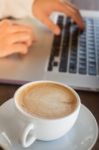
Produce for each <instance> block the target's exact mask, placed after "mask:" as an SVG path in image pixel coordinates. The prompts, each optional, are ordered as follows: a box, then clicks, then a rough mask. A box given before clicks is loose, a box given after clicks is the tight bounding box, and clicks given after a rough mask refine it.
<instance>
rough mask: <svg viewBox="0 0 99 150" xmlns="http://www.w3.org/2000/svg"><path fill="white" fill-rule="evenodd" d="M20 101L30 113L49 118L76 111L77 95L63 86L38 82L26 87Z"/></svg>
mask: <svg viewBox="0 0 99 150" xmlns="http://www.w3.org/2000/svg"><path fill="white" fill-rule="evenodd" d="M18 103H19V104H20V106H21V107H22V108H23V109H24V110H25V111H26V112H28V113H30V114H31V115H33V116H39V117H43V118H47V119H55V118H61V117H64V116H66V115H69V114H70V113H71V112H73V111H74V109H75V107H76V105H77V102H76V97H75V95H74V94H73V93H72V92H71V91H70V90H69V89H68V88H65V87H63V86H60V85H57V84H52V83H38V84H34V85H32V86H30V87H27V88H26V89H24V90H23V91H22V92H21V94H20V96H19V98H18Z"/></svg>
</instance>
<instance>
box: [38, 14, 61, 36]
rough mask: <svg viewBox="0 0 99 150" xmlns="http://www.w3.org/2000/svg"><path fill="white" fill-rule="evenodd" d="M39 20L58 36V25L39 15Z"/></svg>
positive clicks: (43, 15) (45, 16)
mask: <svg viewBox="0 0 99 150" xmlns="http://www.w3.org/2000/svg"><path fill="white" fill-rule="evenodd" d="M39 20H40V21H41V22H43V23H44V24H45V25H46V26H47V27H48V28H49V29H50V30H51V31H52V32H53V33H54V34H57V35H58V34H60V28H59V27H58V25H56V24H54V23H53V22H52V21H51V20H50V19H49V17H48V16H47V15H45V14H42V15H40V17H39Z"/></svg>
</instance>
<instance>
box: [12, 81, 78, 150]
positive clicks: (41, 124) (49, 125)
mask: <svg viewBox="0 0 99 150" xmlns="http://www.w3.org/2000/svg"><path fill="white" fill-rule="evenodd" d="M39 84H40V85H41V86H42V85H43V84H46V85H49V84H50V85H51V84H52V85H57V87H59V90H60V87H63V88H64V89H66V90H68V91H69V92H71V93H72V95H73V96H74V97H75V99H76V101H75V102H76V106H75V109H74V110H73V111H72V112H71V113H70V114H68V115H63V116H62V117H53V118H47V117H42V116H39V115H35V114H34V115H33V114H31V113H29V112H28V111H26V110H25V109H23V108H22V107H21V105H20V103H19V99H20V95H22V92H23V91H24V90H27V89H28V88H30V87H31V86H34V85H39ZM33 88H35V87H33ZM37 92H38V93H39V91H37ZM56 92H57V91H56ZM24 93H25V92H24ZM53 94H54V91H53ZM45 96H46V94H45ZM52 96H53V95H52ZM54 96H55V95H54ZM52 101H54V99H53V100H52ZM14 104H15V113H16V115H17V117H16V120H17V118H18V120H21V121H23V122H24V124H25V126H24V128H23V129H22V130H21V133H20V134H19V135H20V136H19V140H20V141H21V144H22V146H23V147H29V146H30V145H31V144H33V143H34V141H35V140H37V139H39V140H44V141H49V140H54V139H57V138H60V137H62V136H63V135H64V134H66V133H67V132H68V131H69V130H70V129H71V128H72V127H73V125H74V124H75V122H76V120H77V117H78V114H79V110H80V106H81V101H80V97H79V95H78V94H77V93H76V92H75V91H74V90H73V89H72V88H71V87H69V86H67V85H64V84H61V83H58V82H53V81H36V82H30V83H27V84H25V85H23V86H22V87H20V88H19V89H18V90H17V91H16V92H15V95H14ZM57 112H58V111H57ZM18 128H20V126H18ZM17 132H18V131H17Z"/></svg>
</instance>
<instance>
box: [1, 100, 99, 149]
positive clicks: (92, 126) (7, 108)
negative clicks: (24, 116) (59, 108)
mask: <svg viewBox="0 0 99 150" xmlns="http://www.w3.org/2000/svg"><path fill="white" fill-rule="evenodd" d="M13 105H14V102H13V99H10V100H9V101H7V102H5V103H4V104H3V105H2V106H1V107H0V131H1V126H3V127H4V128H6V127H9V128H10V129H11V124H13V122H14V121H15V120H16V116H15V114H14V107H13ZM11 120H12V122H11ZM2 122H5V123H4V124H2ZM1 124H2V125H1ZM10 134H11V135H12V134H13V133H10ZM16 136H17V135H12V137H16ZM97 138H98V125H97V122H96V119H95V118H94V116H93V115H92V113H91V112H90V111H89V110H88V109H87V108H86V107H85V106H84V105H82V106H81V110H80V113H79V117H78V119H77V122H76V123H75V125H74V127H73V128H72V129H71V131H70V132H68V133H67V134H66V135H65V136H63V137H62V138H60V139H58V140H54V141H50V142H43V141H36V142H35V143H34V144H33V145H32V146H31V147H29V148H25V149H26V150H91V149H92V147H93V146H94V144H95V142H96V140H97ZM1 139H2V137H1ZM0 142H1V143H0V144H1V145H2V146H3V145H4V146H5V147H7V145H9V144H7V143H6V141H5V140H4V139H2V140H0ZM12 143H13V144H12V145H11V147H7V150H24V148H22V147H21V145H20V144H18V142H17V141H16V140H15V141H13V142H12ZM9 146H10V145H9Z"/></svg>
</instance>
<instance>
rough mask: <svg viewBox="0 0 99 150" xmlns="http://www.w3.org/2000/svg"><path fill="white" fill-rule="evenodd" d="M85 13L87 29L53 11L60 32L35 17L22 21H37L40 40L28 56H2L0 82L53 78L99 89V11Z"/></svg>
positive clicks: (36, 31) (34, 23)
mask: <svg viewBox="0 0 99 150" xmlns="http://www.w3.org/2000/svg"><path fill="white" fill-rule="evenodd" d="M81 13H82V16H83V18H84V22H85V25H86V28H85V30H84V31H83V32H81V31H80V30H79V28H78V26H77V25H76V24H75V23H74V22H73V20H72V19H70V18H69V17H65V16H63V14H59V13H55V14H53V15H52V19H53V21H54V22H55V23H57V24H58V25H59V26H60V28H61V29H62V32H61V34H60V35H59V36H55V35H53V34H52V33H51V32H50V31H49V30H48V28H47V27H45V26H44V25H42V24H41V23H40V22H38V21H37V20H35V19H32V20H31V19H24V20H21V21H19V22H23V23H26V24H31V25H33V27H34V31H35V33H36V35H37V38H38V42H37V43H36V44H34V45H33V47H31V49H30V50H29V53H28V54H27V55H25V56H23V55H20V54H16V55H12V56H9V57H6V58H2V59H0V82H1V83H11V84H24V83H26V82H29V81H36V80H53V81H58V82H62V83H65V84H68V85H70V86H71V87H73V88H75V89H80V90H92V91H99V12H95V11H81Z"/></svg>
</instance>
